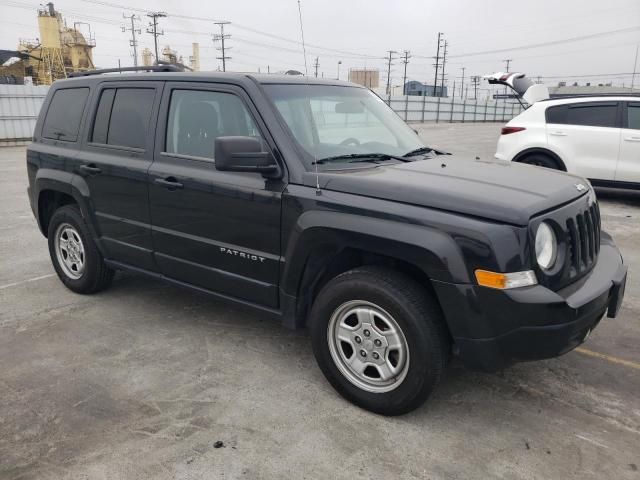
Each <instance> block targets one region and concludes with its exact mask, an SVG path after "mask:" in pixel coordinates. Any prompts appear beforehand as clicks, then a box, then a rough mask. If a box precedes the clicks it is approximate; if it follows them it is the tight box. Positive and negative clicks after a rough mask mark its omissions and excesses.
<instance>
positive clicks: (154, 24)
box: [147, 12, 167, 64]
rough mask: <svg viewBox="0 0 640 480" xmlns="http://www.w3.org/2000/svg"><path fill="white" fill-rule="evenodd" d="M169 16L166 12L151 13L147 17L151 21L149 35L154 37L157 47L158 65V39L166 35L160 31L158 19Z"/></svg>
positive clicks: (148, 28) (154, 43) (148, 29)
mask: <svg viewBox="0 0 640 480" xmlns="http://www.w3.org/2000/svg"><path fill="white" fill-rule="evenodd" d="M166 16H167V14H166V13H165V12H149V13H147V17H149V18H150V19H151V21H150V22H149V26H148V27H147V33H150V34H151V35H153V45H154V46H155V52H156V64H157V63H158V60H159V57H158V37H159V36H160V35H164V30H163V31H161V32H160V31H158V19H159V18H164V17H166Z"/></svg>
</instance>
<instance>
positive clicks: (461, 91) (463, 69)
mask: <svg viewBox="0 0 640 480" xmlns="http://www.w3.org/2000/svg"><path fill="white" fill-rule="evenodd" d="M466 69H467V67H462V68H461V69H460V70H462V88H460V98H462V93H463V92H464V71H465V70H466Z"/></svg>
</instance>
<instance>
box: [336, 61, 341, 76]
mask: <svg viewBox="0 0 640 480" xmlns="http://www.w3.org/2000/svg"><path fill="white" fill-rule="evenodd" d="M340 65H342V60H338V76H337V78H336V80H340Z"/></svg>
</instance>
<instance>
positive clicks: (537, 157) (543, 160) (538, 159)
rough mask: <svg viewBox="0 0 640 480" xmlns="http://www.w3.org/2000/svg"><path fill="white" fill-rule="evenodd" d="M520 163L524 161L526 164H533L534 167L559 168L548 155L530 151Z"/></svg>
mask: <svg viewBox="0 0 640 480" xmlns="http://www.w3.org/2000/svg"><path fill="white" fill-rule="evenodd" d="M520 163H525V164H527V165H535V166H536V167H544V168H550V169H552V170H561V168H560V165H558V162H556V161H555V160H554V159H553V158H551V157H550V156H549V155H545V154H544V153H532V154H530V155H527V156H526V157H524V158H523V159H522V160H520Z"/></svg>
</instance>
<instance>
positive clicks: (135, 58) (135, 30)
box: [120, 13, 142, 67]
mask: <svg viewBox="0 0 640 480" xmlns="http://www.w3.org/2000/svg"><path fill="white" fill-rule="evenodd" d="M122 18H126V19H128V20H130V21H131V26H130V27H127V26H124V25H123V26H122V27H120V28H121V29H122V32H123V33H124V32H127V31H129V32H131V40H129V46H130V47H133V66H134V67H137V66H138V40H137V39H136V33H137V34H138V35H141V34H142V30H141V29H139V28H136V22H139V21H140V16H139V15H134V14H131V15H125V14H124V13H123V14H122Z"/></svg>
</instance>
